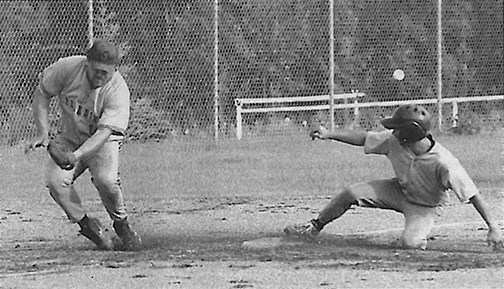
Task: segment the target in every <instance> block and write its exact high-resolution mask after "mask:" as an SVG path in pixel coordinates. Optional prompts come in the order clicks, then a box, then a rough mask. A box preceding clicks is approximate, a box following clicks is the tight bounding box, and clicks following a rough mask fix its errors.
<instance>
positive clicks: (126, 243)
mask: <svg viewBox="0 0 504 289" xmlns="http://www.w3.org/2000/svg"><path fill="white" fill-rule="evenodd" d="M113 227H114V230H115V231H116V233H117V236H119V238H121V241H122V247H121V248H120V249H121V250H125V251H139V250H140V249H141V248H142V239H141V238H140V236H138V234H137V233H136V232H133V231H132V230H131V228H130V227H129V224H128V220H127V219H124V220H121V221H115V222H114V225H113Z"/></svg>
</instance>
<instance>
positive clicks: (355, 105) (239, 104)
mask: <svg viewBox="0 0 504 289" xmlns="http://www.w3.org/2000/svg"><path fill="white" fill-rule="evenodd" d="M364 95H365V94H364V93H360V92H356V93H345V94H337V95H334V97H333V99H334V100H345V102H346V103H341V104H333V106H332V107H333V109H348V108H351V109H353V110H354V116H358V115H359V108H361V107H384V106H399V105H402V104H407V103H416V104H435V103H438V101H439V100H438V99H431V98H429V99H415V100H397V101H377V102H359V101H358V99H359V97H363V96H364ZM329 99H330V97H329V95H318V96H302V97H285V98H283V97H278V98H237V99H235V105H236V138H237V139H239V140H240V139H242V136H243V123H242V122H243V114H245V113H258V112H262V113H266V112H282V111H311V110H328V109H330V107H331V105H330V104H329V103H328V104H320V105H301V106H275V107H245V106H247V105H272V104H282V103H283V104H285V103H307V102H315V101H327V102H329ZM348 100H352V101H351V102H349V101H348ZM495 100H504V95H490V96H473V97H452V98H442V99H441V100H440V102H441V104H445V103H451V104H452V119H453V122H454V123H453V125H454V126H455V125H456V121H457V119H458V103H460V102H469V101H495Z"/></svg>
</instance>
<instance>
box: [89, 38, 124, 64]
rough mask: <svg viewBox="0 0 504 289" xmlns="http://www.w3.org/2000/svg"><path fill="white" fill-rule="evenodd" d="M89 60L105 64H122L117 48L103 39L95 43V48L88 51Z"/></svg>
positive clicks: (92, 47)
mask: <svg viewBox="0 0 504 289" xmlns="http://www.w3.org/2000/svg"><path fill="white" fill-rule="evenodd" d="M87 58H88V59H89V60H94V61H97V62H101V63H105V64H115V65H118V64H119V63H120V60H119V49H118V48H117V46H115V45H114V44H112V43H111V42H109V41H107V40H103V39H97V40H95V41H94V43H93V46H91V48H89V50H88V51H87Z"/></svg>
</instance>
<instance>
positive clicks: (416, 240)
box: [399, 235, 427, 250]
mask: <svg viewBox="0 0 504 289" xmlns="http://www.w3.org/2000/svg"><path fill="white" fill-rule="evenodd" d="M399 243H400V245H401V247H403V248H406V249H421V250H425V249H426V248H427V239H425V238H421V237H416V236H407V235H402V236H401V238H400V239H399Z"/></svg>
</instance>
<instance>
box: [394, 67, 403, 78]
mask: <svg viewBox="0 0 504 289" xmlns="http://www.w3.org/2000/svg"><path fill="white" fill-rule="evenodd" d="M392 77H393V78H394V79H395V80H403V79H404V71H402V70H401V69H396V70H395V71H394V73H393V74H392Z"/></svg>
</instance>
